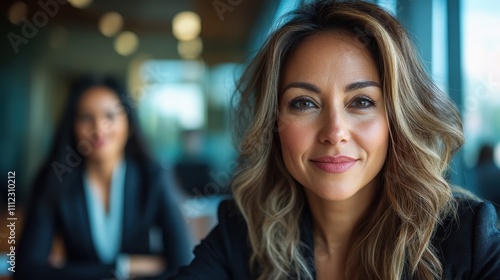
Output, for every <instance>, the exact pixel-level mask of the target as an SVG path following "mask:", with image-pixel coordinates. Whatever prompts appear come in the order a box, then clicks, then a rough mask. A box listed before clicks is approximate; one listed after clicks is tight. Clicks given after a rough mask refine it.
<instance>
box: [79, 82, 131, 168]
mask: <svg viewBox="0 0 500 280" xmlns="http://www.w3.org/2000/svg"><path fill="white" fill-rule="evenodd" d="M75 134H76V141H77V147H78V150H79V152H80V153H82V154H84V155H86V156H87V157H88V158H89V159H96V160H103V159H116V158H117V157H120V156H122V155H123V153H124V149H125V145H126V143H127V139H128V135H129V131H128V118H127V114H126V112H125V110H124V108H123V107H122V105H121V103H120V100H119V98H118V95H117V94H116V93H115V92H114V91H113V90H111V89H109V88H107V87H104V86H102V87H101V86H99V87H93V88H90V89H88V90H87V91H86V92H84V93H83V95H82V97H81V98H80V101H79V102H78V106H77V112H76V122H75Z"/></svg>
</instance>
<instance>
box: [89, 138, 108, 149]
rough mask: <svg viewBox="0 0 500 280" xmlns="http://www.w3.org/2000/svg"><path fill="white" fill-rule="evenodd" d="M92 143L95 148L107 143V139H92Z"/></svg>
mask: <svg viewBox="0 0 500 280" xmlns="http://www.w3.org/2000/svg"><path fill="white" fill-rule="evenodd" d="M92 144H93V145H94V147H95V148H101V147H102V146H104V145H105V144H106V140H104V138H99V139H94V141H92Z"/></svg>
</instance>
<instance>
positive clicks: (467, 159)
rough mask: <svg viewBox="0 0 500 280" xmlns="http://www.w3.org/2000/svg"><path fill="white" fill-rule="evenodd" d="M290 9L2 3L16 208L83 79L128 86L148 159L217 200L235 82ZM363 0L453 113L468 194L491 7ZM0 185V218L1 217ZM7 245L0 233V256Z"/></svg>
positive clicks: (497, 20)
mask: <svg viewBox="0 0 500 280" xmlns="http://www.w3.org/2000/svg"><path fill="white" fill-rule="evenodd" d="M300 2H302V1H301V0H272V1H264V0H182V1H181V0H143V1H133V0H122V1H118V0H106V1H105V0H93V1H92V0H73V1H69V3H67V2H66V1H65V0H40V1H34V0H33V1H31V0H24V1H12V0H7V1H1V3H0V10H1V16H0V21H1V23H0V34H1V35H2V39H1V40H2V43H1V45H0V50H1V53H0V127H1V129H2V137H1V138H0V170H1V174H5V177H7V175H6V174H7V172H8V171H15V172H16V192H17V193H16V195H17V196H16V198H17V201H16V203H17V207H18V209H19V211H21V209H22V207H23V203H24V201H25V198H26V196H27V195H28V192H29V186H30V184H31V183H32V180H33V176H34V174H35V173H36V171H37V169H38V168H39V167H40V164H41V163H42V161H43V160H44V158H45V157H46V156H47V154H48V150H49V147H50V144H51V141H52V137H53V134H54V131H55V128H56V127H57V123H58V121H59V117H60V114H61V111H62V106H63V104H64V103H65V98H66V94H67V90H68V85H69V83H70V82H71V80H72V79H73V78H75V77H77V76H80V75H81V74H86V73H102V74H113V75H115V76H117V77H119V78H120V79H122V80H123V81H126V82H127V85H128V89H129V92H130V98H131V100H132V101H133V102H134V104H135V106H136V108H137V110H138V112H139V117H140V121H141V125H142V127H143V130H144V132H145V134H146V136H147V139H148V141H149V146H150V149H151V151H152V154H154V155H155V156H156V158H157V160H159V161H160V162H162V163H163V164H164V165H165V167H171V166H173V165H174V164H175V163H176V162H178V161H179V159H181V158H182V157H183V156H185V153H186V152H187V151H191V152H193V153H197V156H198V157H199V158H200V159H203V160H204V161H205V162H206V163H207V165H206V168H205V169H203V168H202V169H200V170H203V172H205V173H204V174H205V175H206V174H209V176H205V177H206V178H205V179H203V180H206V182H207V183H206V184H205V185H204V186H205V188H203V187H202V188H199V189H197V190H196V191H195V193H191V194H189V195H192V196H195V197H196V196H198V197H199V196H202V197H211V196H217V195H219V194H222V193H225V192H226V191H227V189H226V187H227V183H228V181H229V178H230V175H231V172H232V168H233V167H234V163H235V162H234V159H235V158H236V154H237V152H236V149H235V148H234V147H233V145H232V139H231V132H230V125H229V124H230V122H229V118H230V115H229V113H230V103H229V101H230V98H231V96H232V93H233V91H234V82H235V80H237V78H238V75H239V74H240V73H241V70H242V68H243V67H244V66H245V63H246V62H248V59H249V58H251V57H252V55H253V54H254V53H255V50H256V49H257V48H258V47H259V46H260V45H261V44H262V40H263V38H264V37H265V36H266V35H267V34H268V32H270V31H271V30H272V28H273V26H274V24H276V22H277V20H278V19H279V17H280V16H281V15H283V14H284V13H286V12H287V11H289V10H290V9H293V8H294V7H295V6H296V5H298V4H300ZM373 2H376V3H378V4H379V5H381V6H383V7H384V8H386V9H388V10H389V11H391V12H392V13H393V14H395V15H396V16H397V17H398V18H400V19H401V20H402V22H403V23H404V24H405V25H406V27H407V28H408V30H409V31H410V33H411V34H412V36H413V38H414V40H415V43H416V45H417V47H418V50H419V52H420V55H421V57H422V58H423V60H424V61H425V64H426V67H427V69H428V71H429V73H430V74H431V75H432V77H433V78H434V79H435V81H436V82H437V83H438V85H439V86H440V88H441V89H442V90H443V91H445V92H446V93H448V94H449V95H450V96H451V97H452V98H453V100H454V101H455V102H456V104H457V105H458V107H459V108H460V111H461V114H462V116H463V120H464V125H465V131H466V136H467V144H466V146H465V147H464V148H463V149H462V151H461V152H460V153H459V155H457V157H456V158H455V159H454V161H453V165H452V170H451V171H450V180H451V181H452V182H454V183H456V184H457V185H460V186H463V187H465V188H467V189H469V190H472V191H473V192H478V187H477V184H476V179H475V174H476V173H475V172H474V170H475V169H474V167H475V165H476V161H477V158H478V154H479V149H480V147H481V146H482V145H483V144H484V143H489V144H491V145H492V146H493V147H495V148H494V153H495V154H494V159H495V162H496V164H497V166H498V165H499V163H500V149H499V148H498V142H499V141H500V29H498V28H496V27H497V26H499V25H500V2H499V1H497V0H418V1H417V0H400V1H398V0H373ZM186 136H188V137H190V138H189V139H187V138H186ZM188 177H189V176H188ZM191 177H196V174H191ZM5 180H7V179H5ZM200 180H201V179H200ZM496 182H497V183H498V184H500V178H498V177H497V178H496ZM6 186H7V185H4V187H3V188H2V189H1V194H2V195H1V197H2V198H1V200H2V202H0V205H5V206H1V207H2V210H0V213H4V211H6V210H7V206H6V201H7V196H6V193H7V187H6ZM498 187H500V186H498ZM191 190H192V189H191ZM188 191H189V189H188ZM207 201H208V200H207ZM4 203H5V204H4ZM203 203H204V205H209V204H210V203H208V202H206V201H205V202H202V204H203ZM207 207H208V206H207ZM195 208H196V207H192V208H189V207H187V208H186V209H187V210H186V209H185V210H186V211H187V212H189V209H195ZM198 208H199V207H198ZM213 208H214V207H213V206H212V208H211V209H213ZM211 211H212V212H210V211H206V212H204V213H187V212H186V215H190V216H193V217H196V216H197V215H204V214H207V213H209V215H212V214H213V211H214V210H211ZM19 213H20V215H21V212H19ZM211 224H212V222H210V221H209V222H207V227H209V226H210V225H211ZM203 234H204V231H202V233H201V235H203ZM6 236H7V235H5V234H4V235H2V236H0V239H1V240H0V246H2V247H1V248H0V249H2V251H5V250H6V249H5V248H3V246H6V242H4V241H5V239H4V238H6ZM199 237H201V236H199Z"/></svg>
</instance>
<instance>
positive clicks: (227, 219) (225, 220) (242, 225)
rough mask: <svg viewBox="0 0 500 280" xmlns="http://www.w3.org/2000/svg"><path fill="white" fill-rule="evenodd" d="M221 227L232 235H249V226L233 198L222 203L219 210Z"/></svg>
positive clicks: (218, 215)
mask: <svg viewBox="0 0 500 280" xmlns="http://www.w3.org/2000/svg"><path fill="white" fill-rule="evenodd" d="M217 217H218V220H219V226H222V227H224V228H225V229H226V230H228V231H231V232H232V233H236V232H240V233H242V234H246V233H247V226H246V222H245V219H244V218H243V215H242V214H241V211H240V209H239V208H238V205H237V204H236V201H234V199H232V198H228V199H225V200H223V201H221V203H220V204H219V207H218V210H217Z"/></svg>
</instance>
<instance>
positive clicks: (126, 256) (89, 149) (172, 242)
mask: <svg viewBox="0 0 500 280" xmlns="http://www.w3.org/2000/svg"><path fill="white" fill-rule="evenodd" d="M31 192H32V193H31V195H32V196H31V200H30V201H29V204H28V212H27V217H26V222H25V227H24V232H23V234H22V236H21V240H20V247H19V252H18V267H17V271H16V273H15V279H30V280H31V279H65V280H71V279H106V278H117V279H128V278H131V277H157V278H165V277H166V276H167V275H169V274H170V272H172V271H174V270H175V269H177V268H178V267H179V266H180V265H183V264H186V263H188V262H189V260H190V250H191V248H190V239H189V236H190V235H189V234H188V232H187V230H186V224H185V222H184V221H183V218H182V216H181V213H180V211H179V209H178V201H177V198H176V190H175V186H174V185H173V184H172V183H171V180H170V179H169V176H168V174H167V172H166V170H163V169H162V168H161V166H159V165H158V164H156V163H155V162H153V161H152V160H151V159H150V157H149V156H148V154H147V152H146V150H145V148H144V146H143V141H142V138H141V137H140V130H139V127H138V123H137V118H136V116H135V113H134V111H133V108H132V104H131V102H130V98H129V97H128V96H127V94H126V91H125V90H124V88H123V87H122V86H121V85H120V84H119V83H118V82H117V81H116V80H115V79H113V78H111V77H98V76H88V77H83V78H81V79H79V80H78V81H76V82H75V83H74V84H73V86H72V88H71V92H70V95H69V97H68V102H67V105H66V107H65V112H64V114H63V116H62V120H61V123H60V126H59V129H58V132H57V135H56V138H55V141H54V144H53V147H52V150H51V153H50V156H49V158H48V160H47V162H46V163H45V165H44V166H43V167H42V169H41V171H40V172H39V174H38V176H37V177H36V179H35V181H34V184H33V187H32V190H31ZM59 239H60V240H61V244H62V248H63V250H62V251H63V252H64V255H63V256H60V255H59V256H58V255H54V254H53V252H52V251H53V250H52V248H53V241H54V240H59ZM59 247H61V246H59ZM59 251H61V250H59ZM148 279H149V278H148Z"/></svg>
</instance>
